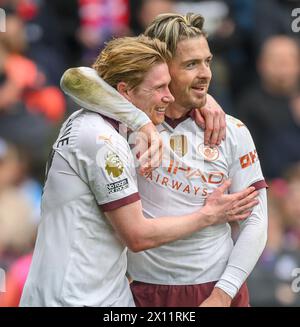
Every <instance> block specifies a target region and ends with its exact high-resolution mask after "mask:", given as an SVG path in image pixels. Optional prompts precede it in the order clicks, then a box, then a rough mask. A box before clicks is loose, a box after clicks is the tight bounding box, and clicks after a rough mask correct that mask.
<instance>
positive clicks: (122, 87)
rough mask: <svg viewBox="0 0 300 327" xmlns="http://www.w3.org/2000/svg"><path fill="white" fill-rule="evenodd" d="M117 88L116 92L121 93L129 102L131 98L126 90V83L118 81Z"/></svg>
mask: <svg viewBox="0 0 300 327" xmlns="http://www.w3.org/2000/svg"><path fill="white" fill-rule="evenodd" d="M117 90H118V92H119V93H120V94H121V95H123V97H124V98H126V99H127V100H128V101H130V102H131V98H130V95H129V92H128V85H127V83H125V82H119V83H118V84H117Z"/></svg>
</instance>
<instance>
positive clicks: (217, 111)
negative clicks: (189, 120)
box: [195, 94, 226, 145]
mask: <svg viewBox="0 0 300 327" xmlns="http://www.w3.org/2000/svg"><path fill="white" fill-rule="evenodd" d="M195 114H196V122H197V124H198V125H199V126H200V127H201V128H203V129H204V144H205V145H220V143H221V141H222V140H225V136H226V121H225V112H224V111H223V109H222V108H221V106H220V105H219V104H218V103H217V102H216V100H215V99H214V98H213V97H212V96H211V95H209V94H207V97H206V104H205V105H204V106H203V107H202V108H199V109H197V110H195Z"/></svg>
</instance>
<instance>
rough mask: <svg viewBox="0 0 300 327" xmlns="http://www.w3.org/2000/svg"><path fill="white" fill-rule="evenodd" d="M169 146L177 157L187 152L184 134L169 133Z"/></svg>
mask: <svg viewBox="0 0 300 327" xmlns="http://www.w3.org/2000/svg"><path fill="white" fill-rule="evenodd" d="M170 147H171V149H172V150H173V151H174V152H175V153H176V154H177V155H178V156H179V157H183V156H185V155H186V154H187V152H188V141H187V137H186V135H171V137H170Z"/></svg>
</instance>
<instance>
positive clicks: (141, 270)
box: [128, 113, 266, 285]
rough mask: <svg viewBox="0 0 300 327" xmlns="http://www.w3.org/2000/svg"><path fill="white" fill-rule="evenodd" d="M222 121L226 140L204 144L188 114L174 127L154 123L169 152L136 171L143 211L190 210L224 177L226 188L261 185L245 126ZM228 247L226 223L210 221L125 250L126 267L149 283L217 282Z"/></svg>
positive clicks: (168, 122)
mask: <svg viewBox="0 0 300 327" xmlns="http://www.w3.org/2000/svg"><path fill="white" fill-rule="evenodd" d="M226 123H227V131H226V140H225V141H224V142H222V143H221V145H220V146H216V147H213V148H210V147H209V146H204V144H203V142H204V132H203V131H202V130H201V129H200V128H199V127H198V126H197V124H196V122H195V121H194V119H193V115H192V113H191V115H190V117H188V118H187V119H185V120H183V121H182V122H180V123H179V124H178V125H177V126H176V127H175V126H173V127H174V128H173V127H172V126H171V125H172V121H171V120H170V119H168V118H167V119H166V122H165V123H164V124H162V125H160V126H158V130H159V132H160V134H161V136H162V138H163V140H164V145H165V148H166V153H167V154H168V153H170V154H171V155H170V157H168V156H165V158H164V161H163V165H162V166H161V167H159V168H158V169H156V170H154V171H153V172H151V173H149V174H146V175H145V176H138V187H139V192H140V195H141V199H142V205H143V209H144V214H145V216H147V217H148V218H149V219H153V218H155V217H160V216H176V215H185V214H188V213H192V212H194V211H195V210H196V209H199V208H201V207H202V206H203V205H204V203H205V199H206V198H207V196H208V195H209V194H210V193H212V192H213V190H214V189H216V188H217V187H218V186H220V185H221V184H222V183H223V182H224V181H225V180H226V179H228V178H231V179H232V184H231V188H230V193H234V192H237V191H240V190H243V189H245V188H246V187H248V186H250V185H255V186H256V188H257V189H259V188H262V187H265V186H266V184H265V182H264V177H263V175H262V172H261V168H260V163H259V160H258V157H257V153H256V150H255V146H254V143H253V141H252V138H251V135H250V133H249V131H248V129H247V128H246V127H245V126H244V124H243V123H242V122H241V121H239V120H237V119H235V118H233V117H231V116H229V115H227V117H226ZM168 148H171V150H170V151H169V150H168ZM172 153H174V155H172ZM174 219H176V217H174ZM232 248H233V241H232V238H231V229H230V226H229V224H221V225H215V226H210V227H207V228H205V229H203V230H200V231H198V232H196V233H194V234H192V235H191V236H189V237H186V238H184V239H182V240H178V241H175V242H172V243H169V244H166V245H162V246H160V247H158V248H154V249H149V250H146V251H143V252H140V253H132V252H130V251H129V252H128V271H129V274H130V275H131V277H132V278H133V279H134V280H137V281H142V282H146V283H152V284H168V285H187V284H200V283H205V282H210V281H217V280H219V278H220V277H221V275H222V273H223V272H224V270H225V267H226V265H227V262H228V259H229V256H230V253H231V251H232Z"/></svg>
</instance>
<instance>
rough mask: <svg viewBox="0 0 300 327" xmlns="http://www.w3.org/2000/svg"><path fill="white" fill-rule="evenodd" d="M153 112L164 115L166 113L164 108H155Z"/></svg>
mask: <svg viewBox="0 0 300 327" xmlns="http://www.w3.org/2000/svg"><path fill="white" fill-rule="evenodd" d="M155 111H157V112H159V113H160V114H164V113H165V112H166V108H156V109H155Z"/></svg>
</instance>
